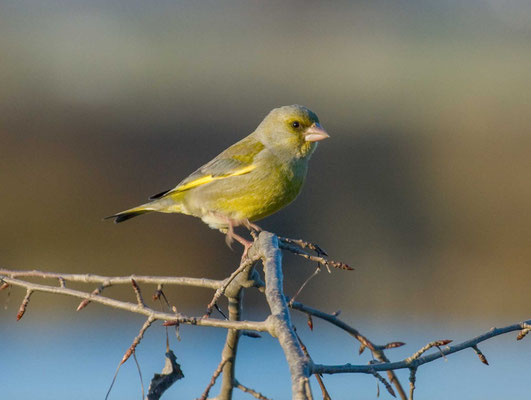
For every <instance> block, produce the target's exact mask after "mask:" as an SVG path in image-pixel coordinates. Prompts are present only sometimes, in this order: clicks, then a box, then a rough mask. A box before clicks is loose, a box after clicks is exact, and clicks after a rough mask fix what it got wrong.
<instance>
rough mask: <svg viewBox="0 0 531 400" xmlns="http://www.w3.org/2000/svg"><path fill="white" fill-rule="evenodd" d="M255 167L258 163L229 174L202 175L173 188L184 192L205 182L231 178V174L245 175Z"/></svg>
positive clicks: (175, 190)
mask: <svg viewBox="0 0 531 400" xmlns="http://www.w3.org/2000/svg"><path fill="white" fill-rule="evenodd" d="M255 168H256V165H254V164H251V165H248V166H247V167H244V168H241V169H238V170H236V171H234V172H232V173H230V174H227V175H221V176H212V175H205V176H202V177H201V178H197V179H194V180H193V181H191V182H188V183H185V184H184V185H181V186H177V187H176V188H175V189H174V190H172V192H184V191H185V190H189V189H192V188H194V187H197V186H201V185H204V184H205V183H209V182H212V181H216V180H218V179H225V178H230V177H231V176H239V175H245V174H248V173H249V172H251V171H252V170H253V169H255Z"/></svg>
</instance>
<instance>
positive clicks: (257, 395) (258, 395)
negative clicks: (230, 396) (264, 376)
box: [234, 381, 271, 400]
mask: <svg viewBox="0 0 531 400" xmlns="http://www.w3.org/2000/svg"><path fill="white" fill-rule="evenodd" d="M234 386H235V387H236V388H238V389H240V390H241V391H242V392H244V393H249V394H250V395H251V396H254V397H255V398H257V399H258V400H271V399H270V398H269V397H265V396H264V395H263V394H262V393H259V392H257V391H256V390H253V389H251V388H249V387H247V386H244V385H242V384H241V383H240V382H238V381H234Z"/></svg>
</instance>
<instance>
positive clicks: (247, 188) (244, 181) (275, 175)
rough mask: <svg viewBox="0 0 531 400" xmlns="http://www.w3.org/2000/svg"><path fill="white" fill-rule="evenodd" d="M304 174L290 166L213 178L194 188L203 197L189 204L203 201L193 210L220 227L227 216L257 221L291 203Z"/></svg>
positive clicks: (232, 218) (215, 226)
mask: <svg viewBox="0 0 531 400" xmlns="http://www.w3.org/2000/svg"><path fill="white" fill-rule="evenodd" d="M303 172H305V171H303ZM304 175H305V174H304V173H302V174H297V173H294V172H293V171H291V170H290V171H287V172H286V171H276V172H275V171H271V172H270V171H266V172H261V173H260V174H246V175H242V176H237V177H232V178H228V179H224V180H223V181H218V182H213V184H212V185H208V186H210V187H208V186H207V185H205V187H202V188H201V190H197V191H194V193H193V197H196V196H197V198H202V201H201V202H197V203H196V202H195V201H191V202H190V203H189V204H191V203H196V204H199V203H200V204H202V207H201V208H200V209H196V210H194V211H193V212H191V214H194V215H196V216H198V217H200V218H201V219H202V220H203V221H204V222H205V223H207V224H208V225H209V226H211V227H213V228H217V229H219V228H224V227H226V226H227V225H228V220H233V221H244V220H249V221H257V220H259V219H262V218H264V217H267V216H268V215H271V214H273V213H275V212H276V211H278V210H280V209H281V208H283V207H285V206H287V205H288V204H289V203H291V202H292V201H293V200H294V199H295V198H296V197H297V195H298V194H299V192H300V189H301V186H302V184H303V181H304ZM198 189H199V188H198ZM190 194H192V193H190ZM190 200H193V199H190Z"/></svg>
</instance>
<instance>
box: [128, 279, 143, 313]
mask: <svg viewBox="0 0 531 400" xmlns="http://www.w3.org/2000/svg"><path fill="white" fill-rule="evenodd" d="M131 284H132V285H133V290H134V291H135V295H136V302H137V304H138V306H139V307H145V306H146V303H144V298H143V297H142V291H141V290H140V287H139V286H138V283H136V281H135V280H134V279H131Z"/></svg>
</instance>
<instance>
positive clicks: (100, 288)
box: [76, 282, 110, 311]
mask: <svg viewBox="0 0 531 400" xmlns="http://www.w3.org/2000/svg"><path fill="white" fill-rule="evenodd" d="M109 286H110V283H108V282H107V283H102V284H101V285H100V286H98V287H97V288H96V289H94V290H93V291H92V293H91V295H92V296H97V295H99V294H101V292H103V289H105V288H106V287H109ZM89 304H90V300H88V299H85V300H83V301H82V302H81V303H79V305H78V306H77V309H76V311H81V310H82V309H84V308H85V307H86V306H88V305H89Z"/></svg>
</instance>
